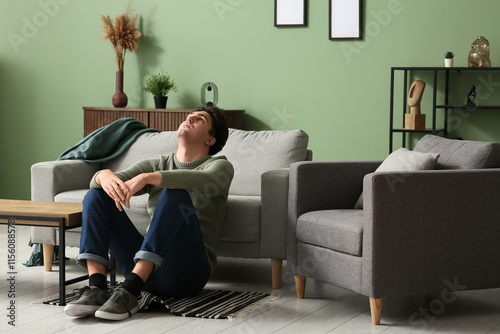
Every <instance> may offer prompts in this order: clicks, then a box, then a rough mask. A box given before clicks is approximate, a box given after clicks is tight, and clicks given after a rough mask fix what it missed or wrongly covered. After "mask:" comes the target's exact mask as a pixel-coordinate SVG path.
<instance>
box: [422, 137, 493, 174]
mask: <svg viewBox="0 0 500 334" xmlns="http://www.w3.org/2000/svg"><path fill="white" fill-rule="evenodd" d="M413 151H414V152H425V153H430V152H433V153H439V159H438V162H437V164H436V169H480V168H499V167H500V144H499V143H492V142H481V141H472V140H456V139H447V138H443V137H439V136H434V135H425V136H424V137H422V139H420V140H419V141H418V143H417V145H416V146H415V148H414V149H413Z"/></svg>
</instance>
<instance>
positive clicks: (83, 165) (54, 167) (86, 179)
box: [31, 160, 101, 202]
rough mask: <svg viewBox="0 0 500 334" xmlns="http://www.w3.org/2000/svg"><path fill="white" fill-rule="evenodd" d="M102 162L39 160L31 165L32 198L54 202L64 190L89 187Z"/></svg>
mask: <svg viewBox="0 0 500 334" xmlns="http://www.w3.org/2000/svg"><path fill="white" fill-rule="evenodd" d="M100 166H101V164H100V163H87V162H83V161H81V160H58V161H47V162H39V163H36V164H34V165H33V166H31V199H32V200H33V201H49V202H53V201H54V197H55V196H56V195H57V194H58V193H60V192H63V191H68V190H73V189H87V188H88V187H89V183H90V180H91V179H92V176H93V175H94V174H95V173H96V172H97V171H98V170H99V168H100Z"/></svg>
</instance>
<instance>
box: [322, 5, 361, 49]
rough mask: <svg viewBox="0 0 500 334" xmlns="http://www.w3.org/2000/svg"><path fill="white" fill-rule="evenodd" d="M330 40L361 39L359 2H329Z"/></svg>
mask: <svg viewBox="0 0 500 334" xmlns="http://www.w3.org/2000/svg"><path fill="white" fill-rule="evenodd" d="M329 9H330V11H329V17H330V20H329V23H330V29H329V30H330V36H329V38H330V40H344V39H348V40H349V39H352V40H356V39H362V30H361V0H330V8H329Z"/></svg>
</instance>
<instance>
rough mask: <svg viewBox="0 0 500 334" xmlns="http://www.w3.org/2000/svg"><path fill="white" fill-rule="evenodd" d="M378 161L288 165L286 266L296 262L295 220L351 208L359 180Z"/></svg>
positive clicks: (359, 190) (357, 192) (356, 197)
mask: <svg viewBox="0 0 500 334" xmlns="http://www.w3.org/2000/svg"><path fill="white" fill-rule="evenodd" d="M381 163H382V161H303V162H296V163H293V164H292V165H291V166H290V178H289V182H290V185H289V193H288V223H287V225H288V227H287V258H288V263H287V266H288V267H289V270H291V271H294V270H295V268H292V266H294V265H295V263H297V261H296V255H297V252H296V247H297V240H296V239H295V235H296V232H295V230H296V226H297V218H298V217H299V216H300V215H302V214H303V213H306V212H310V211H316V210H333V209H354V205H355V204H356V201H357V200H358V198H359V196H360V195H361V192H362V191H363V177H364V176H365V175H366V174H368V173H372V172H373V171H375V170H376V169H377V167H378V166H380V164H381Z"/></svg>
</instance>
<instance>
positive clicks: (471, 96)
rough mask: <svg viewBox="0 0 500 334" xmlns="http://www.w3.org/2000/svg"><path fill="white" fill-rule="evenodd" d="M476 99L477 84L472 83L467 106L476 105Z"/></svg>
mask: <svg viewBox="0 0 500 334" xmlns="http://www.w3.org/2000/svg"><path fill="white" fill-rule="evenodd" d="M475 99H476V86H474V85H472V87H471V89H470V92H469V94H467V104H466V105H465V106H466V107H474V106H475V105H476V104H475V103H474V100H475Z"/></svg>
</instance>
